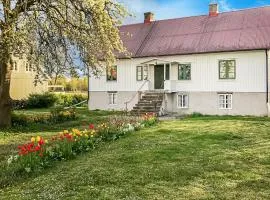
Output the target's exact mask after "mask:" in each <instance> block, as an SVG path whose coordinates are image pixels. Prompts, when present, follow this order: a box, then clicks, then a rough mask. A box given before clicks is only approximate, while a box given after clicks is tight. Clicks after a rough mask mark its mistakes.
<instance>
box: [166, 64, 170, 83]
mask: <svg viewBox="0 0 270 200" xmlns="http://www.w3.org/2000/svg"><path fill="white" fill-rule="evenodd" d="M165 79H166V80H170V64H166V77H165Z"/></svg>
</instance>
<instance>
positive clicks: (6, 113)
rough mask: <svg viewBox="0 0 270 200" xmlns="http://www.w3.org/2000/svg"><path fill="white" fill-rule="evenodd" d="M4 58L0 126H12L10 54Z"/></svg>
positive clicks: (1, 74)
mask: <svg viewBox="0 0 270 200" xmlns="http://www.w3.org/2000/svg"><path fill="white" fill-rule="evenodd" d="M7 57H8V58H6V59H3V60H2V62H1V66H0V128H7V127H10V126H11V108H12V104H11V98H10V78H11V66H10V63H11V62H10V56H9V55H8V56H7Z"/></svg>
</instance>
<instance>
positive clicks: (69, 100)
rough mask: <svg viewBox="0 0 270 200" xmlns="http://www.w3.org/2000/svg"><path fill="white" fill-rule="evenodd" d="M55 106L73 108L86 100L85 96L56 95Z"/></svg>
mask: <svg viewBox="0 0 270 200" xmlns="http://www.w3.org/2000/svg"><path fill="white" fill-rule="evenodd" d="M56 97H57V101H56V104H57V105H59V106H64V107H68V106H73V105H76V104H78V103H81V102H82V101H85V100H87V95H82V94H57V95H56Z"/></svg>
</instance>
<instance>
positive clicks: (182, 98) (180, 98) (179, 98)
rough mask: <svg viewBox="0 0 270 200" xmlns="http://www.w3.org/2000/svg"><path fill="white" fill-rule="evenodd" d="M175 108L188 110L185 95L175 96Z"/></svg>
mask: <svg viewBox="0 0 270 200" xmlns="http://www.w3.org/2000/svg"><path fill="white" fill-rule="evenodd" d="M177 107H178V108H188V95H187V94H179V95H177Z"/></svg>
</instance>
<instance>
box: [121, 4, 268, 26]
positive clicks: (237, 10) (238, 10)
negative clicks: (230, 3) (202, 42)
mask: <svg viewBox="0 0 270 200" xmlns="http://www.w3.org/2000/svg"><path fill="white" fill-rule="evenodd" d="M262 8H270V4H269V5H264V6H259V7H251V8H242V9H235V10H230V11H225V12H220V13H219V15H222V14H227V13H235V12H243V11H248V10H256V9H262ZM207 16H208V14H201V15H193V16H185V17H177V18H169V19H160V20H155V22H162V21H168V20H178V19H186V18H192V17H207ZM142 24H144V23H143V22H140V23H133V24H124V25H122V26H120V27H125V26H132V25H142Z"/></svg>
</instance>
